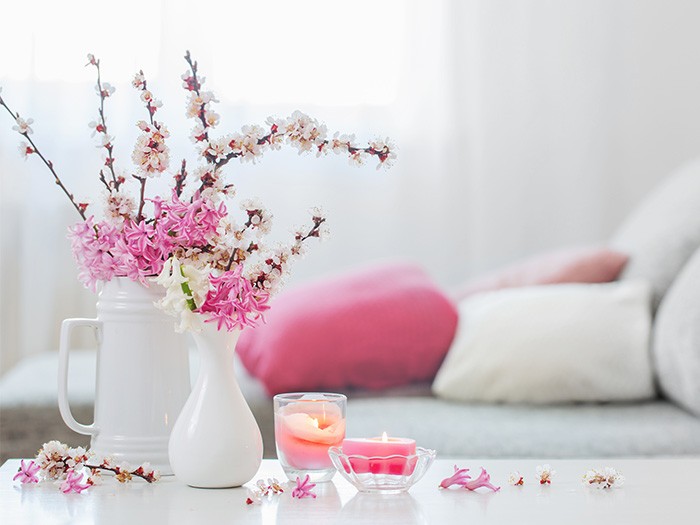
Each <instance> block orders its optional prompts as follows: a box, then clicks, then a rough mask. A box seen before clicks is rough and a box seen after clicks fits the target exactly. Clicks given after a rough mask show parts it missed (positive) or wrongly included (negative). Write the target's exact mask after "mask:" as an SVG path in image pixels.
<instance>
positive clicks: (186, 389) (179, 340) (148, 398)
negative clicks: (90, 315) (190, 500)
mask: <svg viewBox="0 0 700 525" xmlns="http://www.w3.org/2000/svg"><path fill="white" fill-rule="evenodd" d="M164 293H165V291H164V290H163V288H162V287H160V286H158V285H155V284H153V285H151V287H150V288H146V287H145V286H143V285H141V284H139V283H136V282H134V281H131V280H130V279H128V278H126V277H116V278H114V279H112V280H111V281H109V282H107V283H105V285H104V288H103V289H102V291H101V292H100V294H99V298H98V301H97V319H66V320H65V321H63V325H62V326H61V342H60V347H59V366H58V407H59V410H60V412H61V416H62V417H63V420H64V421H65V423H66V425H68V427H69V428H71V429H72V430H74V431H75V432H78V433H80V434H88V435H90V436H92V437H91V440H90V448H91V450H92V451H93V452H94V453H95V454H96V455H97V456H111V457H113V458H114V459H115V460H116V461H117V462H128V463H129V464H130V465H132V466H134V467H135V466H137V465H139V464H141V463H144V462H146V461H147V462H149V463H151V465H152V466H153V468H157V469H158V470H160V471H161V474H163V475H168V474H172V470H171V468H170V464H169V462H168V440H169V438H170V431H171V429H172V427H173V425H174V424H175V421H176V419H177V417H178V415H179V413H180V411H181V409H182V407H183V405H184V404H185V401H186V400H187V397H188V395H189V393H190V373H189V357H188V353H187V347H186V339H185V335H184V334H178V333H176V332H175V330H174V320H173V318H172V317H170V316H168V315H167V314H165V313H164V312H162V311H160V310H159V309H157V308H156V307H155V306H154V302H155V301H157V300H159V299H160V298H162V297H163V295H164ZM80 326H88V327H92V328H93V329H94V330H95V334H96V336H97V341H98V343H99V348H98V351H97V374H96V385H95V417H94V421H93V423H92V424H89V425H86V424H82V423H78V422H77V421H76V420H75V418H74V417H73V414H72V413H71V410H70V406H69V404H68V396H67V392H68V363H69V348H70V336H71V333H72V331H73V329H74V328H77V327H80Z"/></svg>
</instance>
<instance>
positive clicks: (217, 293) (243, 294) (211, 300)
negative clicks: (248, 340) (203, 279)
mask: <svg viewBox="0 0 700 525" xmlns="http://www.w3.org/2000/svg"><path fill="white" fill-rule="evenodd" d="M242 271H243V266H242V265H238V266H236V268H235V269H233V270H228V271H225V272H223V273H222V274H221V275H220V276H218V277H215V276H211V277H210V278H209V283H210V284H211V289H210V290H209V293H207V297H206V299H205V300H204V303H203V304H201V305H200V306H199V308H198V311H199V312H201V313H204V314H208V316H207V317H208V318H207V319H206V321H205V322H211V323H213V322H216V325H217V329H218V330H221V329H222V328H224V327H225V328H226V330H228V331H229V332H231V331H233V330H235V329H236V328H241V329H242V328H245V327H246V326H255V325H257V323H258V320H260V319H261V318H262V314H263V312H264V311H265V310H268V309H269V308H270V306H269V305H268V304H267V302H268V300H269V298H270V296H269V294H268V293H267V292H265V291H261V290H256V289H254V288H253V286H252V285H251V283H250V281H249V280H248V279H246V278H245V277H243V276H242Z"/></svg>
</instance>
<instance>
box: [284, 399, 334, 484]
mask: <svg viewBox="0 0 700 525" xmlns="http://www.w3.org/2000/svg"><path fill="white" fill-rule="evenodd" d="M274 404H275V446H276V447H277V458H278V459H279V461H280V464H281V465H282V469H283V470H284V473H285V474H286V475H287V477H288V478H289V479H290V480H292V481H294V480H295V479H296V478H297V476H299V477H300V478H302V479H303V478H304V476H306V475H307V474H308V475H309V477H310V478H311V481H312V482H314V483H319V482H324V481H329V480H330V479H331V478H332V477H333V475H334V474H335V472H336V470H335V467H334V466H333V463H332V461H331V458H330V456H329V455H328V449H329V448H330V447H338V446H340V445H341V444H342V442H343V439H344V438H345V407H346V404H347V398H346V397H345V396H344V395H343V394H330V393H323V392H298V393H293V394H277V395H276V396H275V397H274Z"/></svg>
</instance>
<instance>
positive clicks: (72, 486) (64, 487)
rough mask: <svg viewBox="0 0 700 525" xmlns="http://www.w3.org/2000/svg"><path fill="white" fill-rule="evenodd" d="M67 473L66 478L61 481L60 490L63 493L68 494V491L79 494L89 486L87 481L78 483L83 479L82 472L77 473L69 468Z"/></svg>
mask: <svg viewBox="0 0 700 525" xmlns="http://www.w3.org/2000/svg"><path fill="white" fill-rule="evenodd" d="M67 474H68V476H67V477H66V480H65V481H64V482H63V483H61V491H62V492H63V493H64V494H68V493H69V492H77V493H78V494H80V493H81V492H82V491H84V490H85V489H88V488H90V484H89V483H80V482H81V481H82V480H83V475H82V474H79V473H78V472H76V471H75V470H69V471H68V472H67Z"/></svg>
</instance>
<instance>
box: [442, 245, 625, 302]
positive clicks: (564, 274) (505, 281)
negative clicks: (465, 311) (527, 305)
mask: <svg viewBox="0 0 700 525" xmlns="http://www.w3.org/2000/svg"><path fill="white" fill-rule="evenodd" d="M627 259H628V256H627V255H625V254H623V253H620V252H616V251H613V250H609V249H607V248H602V247H584V248H581V247H579V248H568V249H563V250H557V251H554V252H548V253H544V254H542V255H538V256H535V257H532V258H529V259H526V260H524V261H521V262H518V263H516V264H513V265H510V266H507V267H505V268H502V269H499V270H496V271H495V272H490V273H488V274H486V275H483V276H480V277H477V278H476V279H472V280H470V281H468V282H467V283H465V284H463V285H462V286H460V287H459V288H458V289H457V290H456V291H455V292H454V294H452V295H453V299H455V300H457V301H460V300H462V299H464V298H465V297H468V296H470V295H473V294H475V293H480V292H488V291H491V290H500V289H502V288H515V287H519V286H536V285H541V284H558V283H607V282H610V281H614V280H615V279H617V277H618V275H620V272H622V269H623V268H624V266H625V264H626V263H627Z"/></svg>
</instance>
